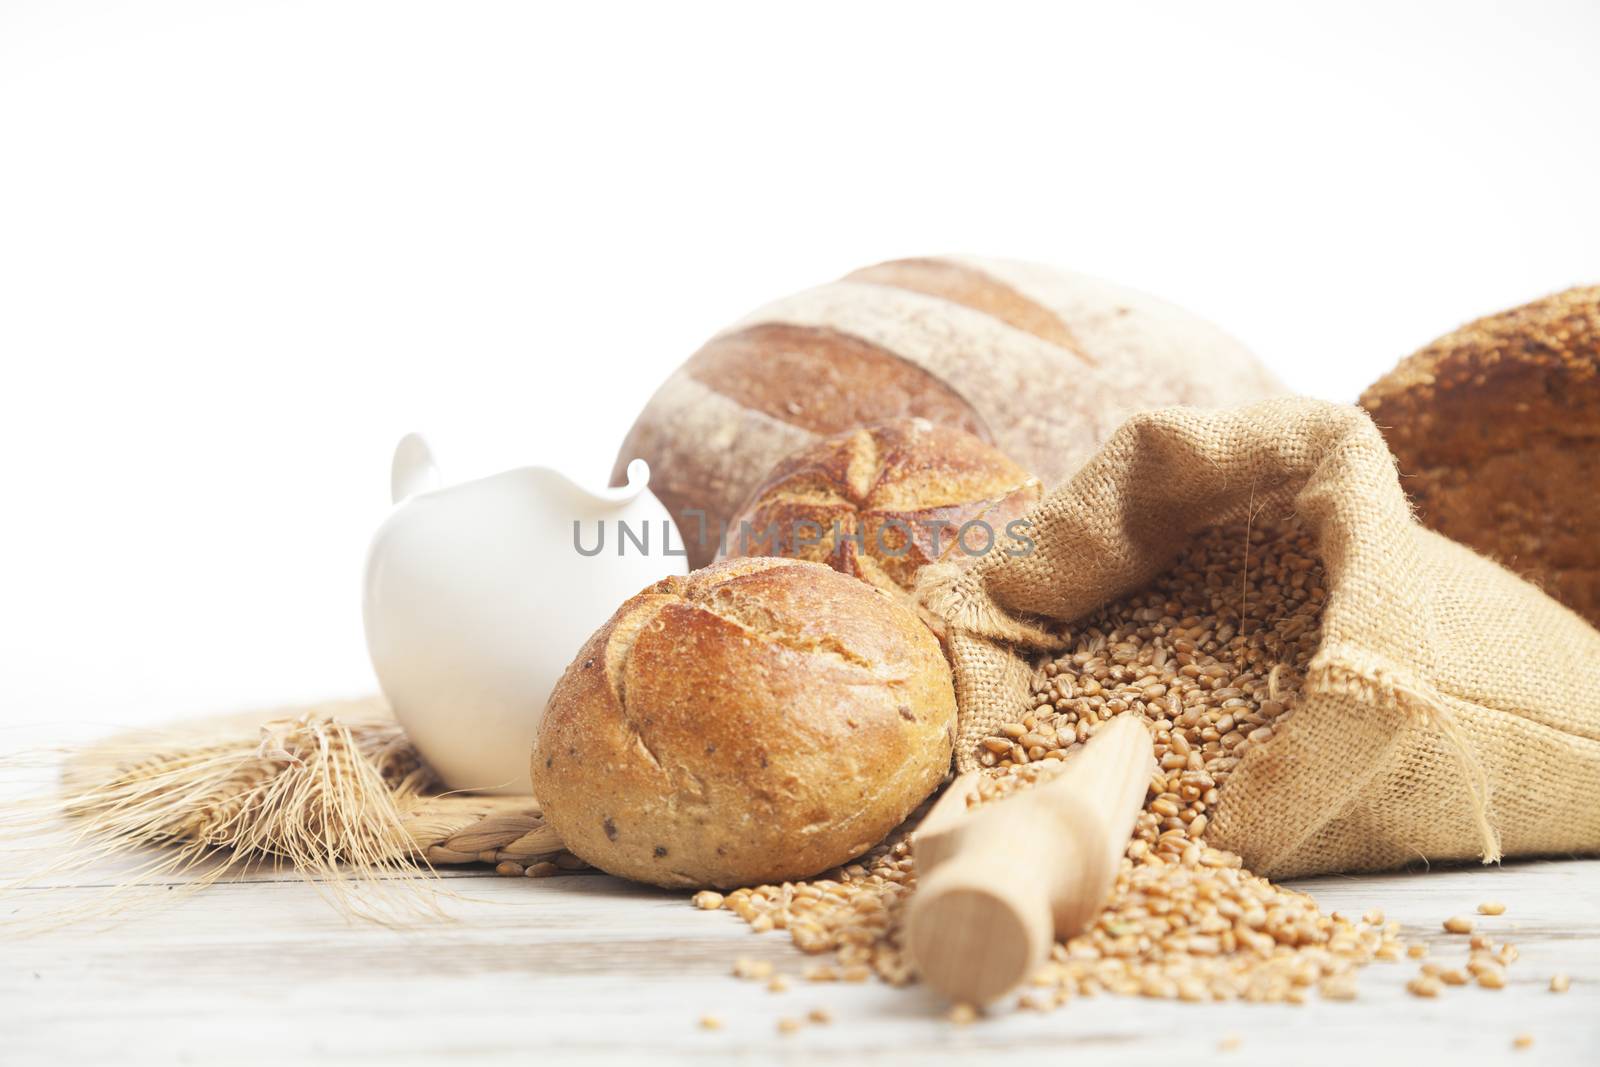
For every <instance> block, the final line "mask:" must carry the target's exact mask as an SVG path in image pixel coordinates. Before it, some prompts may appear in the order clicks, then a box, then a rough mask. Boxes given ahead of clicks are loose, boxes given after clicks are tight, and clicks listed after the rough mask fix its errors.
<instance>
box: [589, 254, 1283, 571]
mask: <svg viewBox="0 0 1600 1067" xmlns="http://www.w3.org/2000/svg"><path fill="white" fill-rule="evenodd" d="M1279 389H1280V387H1279V386H1278V385H1277V383H1276V382H1275V381H1273V380H1272V378H1271V376H1270V375H1268V374H1267V373H1266V372H1265V371H1264V370H1263V369H1262V368H1261V367H1260V365H1259V364H1257V363H1256V361H1255V360H1254V358H1253V357H1252V356H1251V355H1250V354H1249V353H1248V352H1247V351H1246V350H1245V349H1244V348H1243V347H1242V346H1240V345H1239V344H1238V343H1237V342H1235V341H1233V340H1232V339H1231V338H1228V337H1227V336H1226V335H1224V334H1223V333H1221V332H1220V331H1219V330H1217V329H1216V328H1215V327H1213V326H1210V325H1209V324H1207V323H1205V322H1202V321H1200V320H1198V319H1196V318H1194V317H1193V316H1191V315H1189V314H1187V313H1186V312H1183V311H1181V310H1179V309H1177V308H1174V307H1172V306H1170V305H1168V304H1165V303H1162V302H1161V301H1159V300H1156V299H1154V298H1152V297H1148V296H1145V295H1143V294H1141V293H1137V292H1134V291H1132V290H1128V289H1124V288H1122V287H1120V286H1115V285H1112V284H1110V283H1107V282H1102V281H1099V280H1097V279H1093V278H1088V277H1085V276H1082V275H1076V274H1071V273H1067V272H1064V271H1055V270H1050V269H1049V268H1044V267H1035V266H1031V265H1027V264H1017V263H1012V262H1010V261H1006V260H991V259H979V258H975V257H928V258H922V259H911V260H896V261H891V262H889V263H882V264H878V265H876V266H873V267H868V268H864V269H862V270H860V271H856V272H854V273H853V274H851V275H848V276H846V277H845V278H843V279H841V280H839V281H836V282H833V283H830V284H828V285H823V286H819V287H817V288H814V289H809V290H806V291H804V292H801V293H796V294H794V295H793V296H789V297H786V298H784V299H782V300H778V301H775V302H774V303H772V304H769V305H767V306H766V307H764V308H761V309H760V310H758V311H756V312H754V313H752V314H751V315H749V316H746V317H745V318H744V319H742V320H740V321H739V322H737V323H735V324H733V325H732V326H730V327H729V328H728V329H726V330H724V331H722V332H721V333H719V334H717V335H716V336H715V337H713V338H712V339H711V341H709V342H708V343H707V345H706V347H705V348H703V349H702V350H701V351H700V352H699V353H696V355H695V356H692V357H691V358H690V359H689V360H688V361H687V362H686V363H685V364H684V365H683V366H682V367H680V368H679V369H678V370H677V372H675V373H674V375H673V376H672V377H671V378H670V379H668V381H667V383H666V384H665V385H663V386H662V387H661V389H660V390H659V391H658V392H657V394H656V396H655V397H653V398H652V399H651V401H650V403H649V404H648V405H647V406H646V408H645V410H644V412H643V413H641V415H640V416H639V418H638V420H637V421H636V422H635V424H634V427H633V430H632V431H631V432H630V433H629V435H628V438H627V440H626V441H625V442H624V443H623V446H622V449H621V451H620V452H619V454H618V457H617V466H616V469H615V473H614V477H615V478H617V479H618V480H619V481H620V480H621V479H623V477H624V472H625V471H626V468H627V463H628V461H629V460H631V459H633V458H635V457H638V456H642V457H643V458H645V459H647V460H649V461H650V465H651V469H652V471H653V472H655V477H656V479H657V480H656V481H654V482H653V483H652V486H653V488H655V489H656V491H657V494H658V495H659V496H661V498H662V500H663V502H664V503H665V504H666V505H667V507H668V509H669V510H670V511H672V512H673V515H674V517H675V518H677V519H678V520H679V525H680V527H684V526H685V524H686V521H687V524H688V526H689V527H690V528H689V529H686V530H685V533H686V536H688V537H689V539H690V540H691V542H692V541H693V540H694V538H693V535H694V533H695V531H696V529H698V522H697V520H695V519H693V518H691V517H689V516H687V514H686V513H687V512H688V511H689V510H690V509H699V510H703V511H705V512H706V513H708V515H709V516H710V517H711V518H712V520H714V521H716V520H720V521H722V522H726V521H727V520H729V519H730V518H731V517H732V516H733V514H734V509H736V508H737V507H738V506H739V505H740V504H741V503H742V502H743V501H744V499H745V498H746V497H747V496H748V495H749V494H750V492H751V491H752V490H753V489H754V488H755V486H756V485H757V483H758V482H760V480H761V479H762V478H763V477H764V476H765V475H766V473H767V472H768V471H769V470H770V469H771V468H772V466H773V464H774V463H776V462H777V461H778V460H779V459H780V458H782V457H783V456H784V455H785V454H787V453H789V452H792V451H793V450H794V449H796V448H798V447H800V446H802V445H804V444H807V443H809V442H811V441H813V440H815V439H817V438H818V437H821V436H827V435H830V434H834V433H840V432H843V431H846V430H851V429H855V428H856V427H858V426H862V425H866V424H868V423H872V422H879V421H883V420H888V419H897V418H908V417H923V418H927V419H930V420H931V421H934V422H937V423H941V424H947V425H954V426H957V427H959V428H961V429H963V430H966V431H967V432H969V433H972V434H973V435H974V436H977V437H979V438H980V439H982V440H985V441H988V442H990V443H992V444H994V445H995V446H997V447H998V448H999V449H1000V450H1001V451H1002V452H1004V453H1005V454H1006V455H1008V456H1010V457H1011V458H1012V459H1014V460H1015V461H1017V462H1018V463H1019V464H1021V465H1022V466H1023V467H1024V468H1026V469H1028V470H1029V471H1031V472H1033V473H1034V474H1036V475H1037V476H1038V477H1040V478H1041V479H1042V480H1043V482H1044V483H1045V485H1046V486H1050V485H1054V484H1056V483H1058V482H1060V481H1062V480H1064V479H1065V478H1066V477H1067V476H1069V475H1070V474H1071V473H1072V472H1073V471H1074V470H1075V469H1076V468H1077V466H1078V464H1079V463H1080V462H1081V461H1082V460H1083V459H1084V458H1086V457H1087V456H1088V455H1089V454H1091V453H1092V452H1093V450H1094V449H1095V448H1096V447H1097V446H1098V445H1099V444H1100V442H1101V441H1103V440H1104V439H1105V438H1106V437H1107V436H1108V435H1109V434H1110V433H1111V431H1112V430H1114V429H1115V428H1116V427H1117V426H1119V425H1120V424H1121V423H1122V421H1123V420H1124V419H1125V418H1126V417H1127V415H1128V414H1130V413H1131V412H1133V411H1138V410H1144V409H1148V408H1154V407H1162V406H1168V405H1172V404H1199V405H1218V406H1226V405H1232V404H1238V403H1244V402H1247V401H1250V400H1254V399H1259V398H1261V397H1264V396H1267V395H1270V394H1273V393H1276V392H1278V391H1279ZM712 396H715V397H717V398H719V399H720V400H721V401H722V402H721V403H716V402H712V401H711V399H710V398H711V397H712ZM716 548H717V546H716V544H715V540H714V538H713V539H712V540H711V541H710V542H708V543H707V544H705V545H697V544H694V543H691V544H690V545H689V549H690V563H691V564H692V565H695V566H699V565H702V564H704V563H706V562H708V561H710V560H711V559H712V557H713V556H714V555H715V553H716Z"/></svg>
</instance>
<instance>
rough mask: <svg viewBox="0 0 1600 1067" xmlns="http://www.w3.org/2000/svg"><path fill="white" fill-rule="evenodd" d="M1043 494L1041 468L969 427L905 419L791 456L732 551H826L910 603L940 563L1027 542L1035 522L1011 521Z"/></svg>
mask: <svg viewBox="0 0 1600 1067" xmlns="http://www.w3.org/2000/svg"><path fill="white" fill-rule="evenodd" d="M1040 495H1041V487H1040V484H1039V479H1037V478H1035V477H1033V476H1032V475H1031V474H1029V473H1028V472H1027V471H1025V470H1023V469H1022V468H1021V467H1019V466H1017V465H1016V464H1015V463H1013V462H1011V460H1009V459H1007V458H1006V456H1005V455H1004V454H1003V453H1001V452H1000V450H999V449H997V448H995V447H994V446H992V445H988V444H985V443H984V442H982V441H980V440H978V439H977V438H976V437H974V436H972V434H970V433H967V432H966V431H965V430H959V429H956V428H955V427H953V426H941V425H938V424H936V423H932V422H929V421H928V420H927V419H920V418H914V419H895V420H893V421H891V422H880V423H875V424H873V425H872V426H868V427H864V428H862V429H858V430H849V431H846V432H845V433H842V434H835V435H834V436H832V437H825V438H823V439H822V440H820V441H817V442H816V443H815V444H812V445H809V446H807V447H805V448H802V449H801V450H800V451H798V452H796V453H794V454H793V455H790V456H787V457H785V458H784V459H783V460H781V461H780V462H779V463H778V465H777V466H776V467H774V468H773V470H772V472H771V473H770V474H769V475H768V476H767V479H766V481H764V482H762V483H761V484H760V485H759V486H757V487H756V491H755V493H754V494H753V495H752V496H751V499H750V500H749V502H747V503H746V505H745V507H744V508H743V509H742V510H741V511H740V512H739V514H738V516H737V517H736V518H735V519H734V520H733V522H732V523H731V524H730V526H729V533H728V555H730V556H740V555H752V556H754V555H761V556H789V557H793V558H796V559H809V560H814V561H816V562H818V563H826V564H827V565H828V566H830V567H832V568H833V569H834V570H836V571H839V572H840V573H842V574H849V575H854V576H855V577H857V578H861V579H863V580H865V581H868V582H871V583H872V584H873V585H875V586H877V587H878V588H879V589H882V590H884V591H886V592H888V593H891V594H894V595H895V596H898V597H902V598H905V599H906V601H907V604H908V606H909V605H910V598H909V594H910V592H911V591H912V590H913V589H914V588H915V587H916V581H917V573H918V572H919V571H920V570H921V569H922V568H923V567H925V566H927V565H928V564H930V563H936V562H939V561H940V560H941V559H943V560H947V561H955V562H960V561H963V560H972V559H976V558H978V557H979V556H980V555H984V554H987V553H989V552H1013V553H1016V552H1022V551H1025V550H1026V549H1027V548H1028V546H1029V544H1030V541H1029V539H1028V537H1027V532H1026V528H1025V527H1022V526H1019V527H1016V528H1011V524H1012V523H1013V522H1014V521H1015V520H1017V519H1019V518H1020V517H1021V516H1022V515H1023V514H1024V513H1026V512H1027V510H1028V509H1029V508H1031V507H1033V505H1035V504H1037V503H1038V502H1039V497H1040ZM930 621H931V620H930Z"/></svg>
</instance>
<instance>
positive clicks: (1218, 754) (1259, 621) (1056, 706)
mask: <svg viewBox="0 0 1600 1067" xmlns="http://www.w3.org/2000/svg"><path fill="white" fill-rule="evenodd" d="M1326 597H1327V590H1326V587H1325V583H1324V579H1323V568H1322V565H1321V563H1320V561H1319V560H1318V557H1317V554H1316V546H1315V542H1314V539H1313V538H1312V537H1311V536H1310V535H1309V534H1308V533H1307V532H1306V531H1305V530H1304V529H1303V528H1302V527H1301V526H1300V525H1299V524H1298V522H1297V521H1295V520H1293V519H1282V520H1276V521H1272V522H1263V521H1261V520H1259V519H1258V520H1256V521H1255V522H1253V523H1252V524H1250V525H1249V526H1225V527H1217V528H1214V529H1211V530H1209V531H1206V532H1205V533H1203V534H1202V535H1200V536H1199V537H1197V538H1196V539H1195V541H1194V542H1193V544H1192V545H1191V547H1190V548H1189V550H1188V551H1187V552H1185V554H1184V555H1183V556H1182V557H1181V558H1180V559H1179V560H1178V562H1177V563H1176V564H1175V565H1174V566H1173V567H1172V568H1171V569H1170V570H1169V571H1168V572H1167V573H1166V574H1165V575H1164V576H1163V577H1161V578H1159V579H1157V580H1156V581H1155V582H1154V583H1153V584H1152V585H1151V586H1150V587H1149V588H1148V589H1146V590H1145V591H1143V592H1142V593H1138V594H1135V595H1132V596H1129V597H1127V598H1125V599H1123V600H1121V601H1119V602H1116V603H1113V604H1110V605H1107V606H1106V607H1104V608H1102V609H1101V610H1100V611H1098V612H1096V613H1095V614H1094V615H1092V616H1091V617H1089V618H1087V619H1084V620H1083V621H1082V622H1081V624H1080V625H1078V626H1077V627H1076V628H1075V629H1074V630H1073V631H1072V632H1071V633H1069V634H1067V635H1066V639H1067V647H1068V648H1069V649H1070V650H1069V651H1066V652H1064V653H1062V654H1061V655H1060V656H1058V657H1057V658H1055V659H1054V660H1051V661H1049V662H1046V663H1042V664H1040V665H1039V668H1038V670H1037V673H1036V676H1035V679H1034V685H1033V697H1032V707H1031V710H1029V711H1028V712H1027V713H1026V714H1024V715H1023V716H1022V718H1021V719H1020V720H1019V721H1017V722H1013V723H1008V724H1005V725H1004V726H1003V727H1002V728H1001V730H1000V732H999V733H997V734H995V735H994V736H991V737H987V738H984V739H983V741H982V742H981V744H982V750H981V751H980V752H979V753H978V758H979V761H980V763H981V764H982V765H983V766H984V767H986V768H992V770H991V771H990V772H989V773H990V775H991V776H990V777H989V778H987V779H986V780H985V781H984V782H983V783H982V786H981V788H980V790H979V793H978V796H977V797H976V798H975V800H974V803H975V804H984V803H989V802H992V801H995V800H998V799H1000V798H1002V797H1004V796H1005V795H1006V794H1008V793H1010V792H1013V791H1015V790H1018V789H1024V788H1027V787H1028V786H1030V785H1032V784H1035V783H1036V782H1038V781H1040V780H1042V779H1044V778H1045V777H1047V776H1049V775H1051V774H1053V773H1055V772H1056V771H1057V770H1059V769H1060V768H1061V767H1062V766H1063V764H1062V762H1061V761H1062V760H1063V759H1064V758H1065V757H1066V756H1067V755H1068V753H1070V752H1071V751H1072V749H1073V748H1074V747H1076V746H1078V745H1080V744H1082V743H1084V742H1085V741H1086V740H1087V739H1088V738H1089V737H1090V736H1092V735H1093V734H1094V732H1095V731H1096V730H1097V729H1098V728H1099V727H1100V725H1101V724H1103V723H1105V722H1107V721H1109V720H1110V719H1111V718H1113V717H1114V716H1117V715H1125V714H1137V715H1141V716H1143V717H1144V718H1145V719H1146V721H1147V722H1148V723H1149V724H1150V727H1151V729H1152V730H1153V732H1154V735H1155V751H1156V756H1157V759H1158V760H1159V763H1160V769H1159V771H1158V773H1157V774H1156V776H1155V777H1154V778H1153V779H1152V781H1151V783H1150V788H1149V791H1148V793H1147V795H1146V800H1145V810H1144V811H1143V813H1142V814H1141V815H1140V817H1139V821H1138V824H1137V826H1136V828H1135V831H1134V837H1133V840H1132V841H1131V843H1130V845H1129V847H1128V851H1127V855H1126V858H1125V859H1124V862H1123V867H1122V871H1121V874H1120V876H1119V878H1118V880H1117V884H1116V887H1115V889H1114V890H1113V893H1112V897H1111V900H1110V901H1109V903H1108V904H1107V907H1106V908H1105V910H1104V911H1103V912H1102V914H1101V915H1100V916H1099V918H1098V919H1097V920H1096V922H1095V924H1094V925H1093V927H1092V928H1090V929H1089V930H1088V931H1086V932H1085V933H1083V934H1081V935H1079V936H1077V937H1074V938H1072V939H1071V940H1069V941H1067V942H1065V943H1061V944H1057V945H1056V946H1055V949H1054V951H1053V953H1052V958H1051V961H1050V962H1049V963H1048V964H1047V965H1046V966H1045V968H1044V969H1043V970H1042V971H1041V972H1040V973H1038V974H1036V975H1035V976H1034V977H1033V979H1032V985H1033V986H1034V988H1033V990H1032V991H1031V992H1027V993H1025V994H1024V995H1023V996H1022V998H1021V1001H1020V1003H1021V1005H1022V1006H1024V1007H1035V1008H1046V1007H1051V1006H1054V1005H1058V1004H1061V1003H1063V1002H1065V1001H1066V1000H1067V999H1069V998H1071V997H1072V996H1074V995H1078V996H1082V995H1092V994H1095V993H1098V992H1102V991H1108V992H1115V993H1123V994H1130V995H1143V996H1152V997H1175V998H1179V999H1183V1000H1233V999H1244V1000H1252V1001H1290V1002H1300V1001H1303V1000H1305V999H1307V998H1308V997H1309V996H1310V994H1311V992H1312V991H1313V990H1316V991H1319V992H1320V993H1321V995H1322V996H1324V997H1330V998H1336V999H1347V998H1349V997H1352V996H1354V995H1355V971H1356V970H1357V968H1359V967H1360V966H1362V965H1363V964H1365V963H1367V962H1369V961H1371V960H1374V959H1398V958H1400V957H1401V956H1402V955H1404V954H1405V953H1406V947H1405V946H1403V945H1402V944H1401V943H1400V942H1399V940H1398V939H1397V934H1398V930H1399V927H1398V924H1396V923H1387V924H1386V923H1385V922H1384V921H1383V916H1382V915H1381V914H1379V913H1377V912H1369V913H1368V914H1367V915H1366V916H1364V917H1362V918H1361V919H1360V920H1352V919H1349V918H1345V917H1343V916H1340V915H1338V914H1333V915H1325V914H1322V913H1321V912H1320V911H1319V910H1318V909H1317V906H1316V903H1315V902H1314V901H1313V900H1312V899H1311V898H1310V897H1308V896H1306V895H1304V894H1301V893H1296V892H1293V891H1291V890H1288V889H1284V888H1282V887H1280V886H1277V885H1274V884H1272V883H1271V882H1269V881H1267V880H1266V879H1264V878H1259V877H1257V876H1255V875H1253V874H1251V873H1250V872H1249V871H1247V870H1244V869H1243V867H1242V865H1241V862H1240V859H1239V857H1238V856H1237V855H1234V854H1233V853H1230V852H1226V851H1223V850H1221V849H1216V848H1212V847H1210V846H1209V845H1207V843H1206V840H1205V829H1206V824H1207V821H1208V819H1209V818H1210V813H1211V811H1212V810H1213V809H1214V808H1215V807H1216V805H1217V803H1218V799H1219V791H1220V790H1222V789H1223V788H1224V787H1225V786H1226V783H1227V780H1228V775H1229V774H1230V772H1231V771H1232V770H1233V768H1234V767H1236V766H1237V765H1238V763H1239V760H1240V758H1241V757H1242V756H1243V755H1244V753H1245V752H1246V751H1247V750H1248V749H1249V748H1250V747H1251V746H1254V745H1265V744H1270V743H1271V740H1272V735H1273V731H1274V730H1275V729H1276V728H1278V726H1280V725H1281V724H1282V723H1283V722H1284V721H1285V720H1286V719H1288V718H1289V717H1290V716H1291V715H1293V714H1294V710H1295V705H1296V700H1297V698H1298V695H1299V689H1300V685H1301V680H1302V677H1303V673H1304V670H1305V667H1306V664H1307V663H1308V662H1309V661H1310V659H1311V657H1312V655H1313V654H1314V653H1315V651H1316V649H1317V645H1318V642H1319V639H1320V630H1319V621H1320V617H1321V613H1322V607H1323V603H1324V601H1325V599H1326ZM914 820H915V816H914V817H913V821H914ZM910 825H911V824H910V823H908V824H907V828H903V829H902V831H900V832H899V833H897V835H896V836H895V837H892V838H891V839H890V840H888V841H886V842H885V843H884V844H882V845H880V846H879V847H878V848H876V849H874V850H873V851H872V852H870V853H868V854H867V855H866V856H864V857H862V858H861V859H860V860H859V861H857V862H856V863H853V864H850V865H849V866H847V867H844V868H842V869H838V870H835V871H831V872H829V873H828V876H826V877H823V878H819V879H816V880H813V881H810V882H802V883H794V884H784V885H781V886H773V885H766V886H758V887H754V888H747V889H739V890H736V891H734V892H733V893H731V894H729V895H728V896H726V897H725V898H724V897H723V896H721V895H720V894H715V893H703V894H700V895H699V896H698V897H697V898H696V903H698V904H699V905H700V906H701V907H707V908H717V907H724V906H725V907H727V908H728V909H730V910H732V911H733V912H734V913H736V914H737V915H739V916H740V917H741V918H743V919H744V920H746V921H747V922H749V923H750V924H751V926H752V927H753V928H755V929H756V930H758V931H764V930H770V929H786V930H788V932H789V934H790V936H791V937H792V938H793V940H794V942H795V944H796V945H798V946H799V947H800V948H801V949H803V950H805V951H806V952H809V953H816V954H825V953H830V952H831V953H832V954H833V956H834V957H835V960H836V963H835V964H820V965H817V966H814V967H812V968H811V969H810V970H809V971H808V976H809V977H813V978H821V979H829V978H841V979H846V980H852V979H854V980H860V979H865V978H867V977H869V976H870V975H872V974H874V973H875V974H877V975H878V976H879V977H881V978H882V979H884V980H885V981H888V982H890V983H893V984H903V983H906V982H909V981H911V980H913V978H914V972H913V969H912V967H911V964H910V962H909V961H908V959H907V958H906V956H905V954H904V952H903V949H902V942H901V931H900V923H901V917H902V913H903V907H904V905H905V903H906V901H907V900H908V898H909V895H910V893H911V891H912V889H913V887H914V885H915V882H916V872H915V870H914V866H913V861H912V856H911V850H910V844H909V842H908V840H907V839H906V836H907V832H908V830H909V827H910ZM1475 947H1476V946H1475ZM1419 952H1420V947H1418V949H1414V950H1413V951H1412V955H1417V954H1419ZM1501 962H1503V961H1499V960H1488V961H1483V962H1482V967H1481V968H1480V969H1482V970H1483V972H1484V973H1485V974H1488V975H1489V978H1488V979H1487V980H1485V981H1483V984H1485V985H1489V986H1491V987H1496V988H1497V986H1494V983H1495V982H1496V981H1497V980H1498V979H1499V973H1498V970H1497V968H1498V966H1499V965H1500V963H1501Z"/></svg>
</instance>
